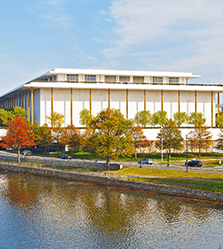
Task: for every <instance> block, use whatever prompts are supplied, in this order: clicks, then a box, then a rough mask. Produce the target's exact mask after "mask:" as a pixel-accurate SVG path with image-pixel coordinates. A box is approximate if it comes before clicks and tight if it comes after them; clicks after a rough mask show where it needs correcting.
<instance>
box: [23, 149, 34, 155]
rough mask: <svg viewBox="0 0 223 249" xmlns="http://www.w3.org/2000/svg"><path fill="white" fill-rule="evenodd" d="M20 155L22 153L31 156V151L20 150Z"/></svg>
mask: <svg viewBox="0 0 223 249" xmlns="http://www.w3.org/2000/svg"><path fill="white" fill-rule="evenodd" d="M22 155H24V156H31V155H32V151H30V150H24V151H23V152H22Z"/></svg>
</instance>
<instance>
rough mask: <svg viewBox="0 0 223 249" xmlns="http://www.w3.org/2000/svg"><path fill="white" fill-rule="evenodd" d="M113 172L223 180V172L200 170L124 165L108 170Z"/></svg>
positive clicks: (132, 174)
mask: <svg viewBox="0 0 223 249" xmlns="http://www.w3.org/2000/svg"><path fill="white" fill-rule="evenodd" d="M107 172H108V173H111V174H117V175H125V176H161V177H186V178H188V179H192V178H199V179H213V180H222V181H223V175H222V174H210V173H200V172H190V169H189V172H188V173H186V172H185V171H181V170H169V169H151V168H135V167H123V169H120V170H116V171H107Z"/></svg>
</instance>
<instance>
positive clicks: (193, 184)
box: [120, 177, 223, 192]
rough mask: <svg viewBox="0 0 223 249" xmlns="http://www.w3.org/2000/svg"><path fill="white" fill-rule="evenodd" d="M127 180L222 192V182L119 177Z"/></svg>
mask: <svg viewBox="0 0 223 249" xmlns="http://www.w3.org/2000/svg"><path fill="white" fill-rule="evenodd" d="M120 179H124V180H128V181H136V182H143V183H150V184H158V185H166V186H173V187H183V188H192V189H199V190H206V191H215V192H223V183H220V182H206V181H197V180H192V179H190V180H184V179H182V180H181V179H165V178H152V179H151V178H149V179H148V178H140V177H125V178H120Z"/></svg>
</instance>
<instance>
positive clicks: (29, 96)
mask: <svg viewBox="0 0 223 249" xmlns="http://www.w3.org/2000/svg"><path fill="white" fill-rule="evenodd" d="M0 106H1V108H2V109H5V110H7V109H9V108H14V107H15V106H20V107H22V108H23V109H25V110H26V111H27V118H28V120H29V121H30V122H31V123H32V124H33V123H34V96H33V88H30V89H26V90H22V91H18V92H14V93H11V94H9V95H8V96H6V97H5V98H4V99H3V100H1V103H0Z"/></svg>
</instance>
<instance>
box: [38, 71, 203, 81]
mask: <svg viewBox="0 0 223 249" xmlns="http://www.w3.org/2000/svg"><path fill="white" fill-rule="evenodd" d="M55 74H82V75H105V76H106V75H113V76H116V75H117V76H141V77H143V76H144V77H147V76H154V77H183V78H184V77H185V78H187V79H194V78H200V77H201V76H200V75H192V73H191V72H159V71H130V70H102V69H66V68H54V69H52V70H50V71H48V72H46V73H45V74H42V75H41V76H39V77H37V78H35V79H38V78H40V77H43V76H46V75H55ZM35 79H34V80H35Z"/></svg>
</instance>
